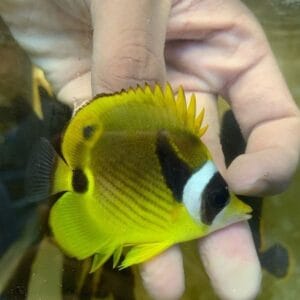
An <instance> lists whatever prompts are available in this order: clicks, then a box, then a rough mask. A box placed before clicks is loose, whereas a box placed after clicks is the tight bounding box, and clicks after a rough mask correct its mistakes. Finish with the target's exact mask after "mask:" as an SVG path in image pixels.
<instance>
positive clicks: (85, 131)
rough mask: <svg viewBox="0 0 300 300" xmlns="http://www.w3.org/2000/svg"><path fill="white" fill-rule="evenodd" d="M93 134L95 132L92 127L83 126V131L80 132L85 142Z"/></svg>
mask: <svg viewBox="0 0 300 300" xmlns="http://www.w3.org/2000/svg"><path fill="white" fill-rule="evenodd" d="M94 132H95V127H94V126H92V125H88V126H85V127H83V130H82V133H83V137H84V138H85V139H86V140H88V139H90V138H91V137H92V135H93V133H94Z"/></svg>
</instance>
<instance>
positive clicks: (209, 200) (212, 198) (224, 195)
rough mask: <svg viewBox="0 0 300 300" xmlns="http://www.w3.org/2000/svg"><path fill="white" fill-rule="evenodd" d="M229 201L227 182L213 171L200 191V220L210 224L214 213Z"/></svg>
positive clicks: (214, 215)
mask: <svg viewBox="0 0 300 300" xmlns="http://www.w3.org/2000/svg"><path fill="white" fill-rule="evenodd" d="M228 202H229V191H228V186H227V183H226V182H225V180H224V178H223V177H222V176H221V174H220V173H219V172H217V173H215V174H214V175H213V177H212V178H211V179H210V181H209V182H208V184H207V185H206V187H205V189H204V190H203V192H202V201H201V220H202V221H203V223H205V224H207V225H210V224H211V223H212V222H213V220H214V218H215V217H216V215H217V214H218V213H219V212H220V211H221V210H222V209H223V208H224V207H225V206H226V205H227V203H228Z"/></svg>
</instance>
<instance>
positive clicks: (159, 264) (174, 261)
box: [141, 245, 184, 300]
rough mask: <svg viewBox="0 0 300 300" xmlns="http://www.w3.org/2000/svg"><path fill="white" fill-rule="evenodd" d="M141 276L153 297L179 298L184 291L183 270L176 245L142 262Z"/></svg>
mask: <svg viewBox="0 0 300 300" xmlns="http://www.w3.org/2000/svg"><path fill="white" fill-rule="evenodd" d="M141 276H142V280H143V283H144V286H145V288H146V289H147V291H148V293H149V294H150V295H151V296H152V297H153V298H154V299H156V300H158V299H164V300H173V299H174V300H175V299H179V298H180V297H181V295H182V294H183V292H184V272H183V262H182V255H181V252H180V249H179V247H178V245H175V246H173V247H172V248H169V249H168V250H166V251H165V252H163V253H162V254H160V255H158V256H156V257H154V258H153V259H151V260H149V261H147V262H146V263H144V264H142V266H141Z"/></svg>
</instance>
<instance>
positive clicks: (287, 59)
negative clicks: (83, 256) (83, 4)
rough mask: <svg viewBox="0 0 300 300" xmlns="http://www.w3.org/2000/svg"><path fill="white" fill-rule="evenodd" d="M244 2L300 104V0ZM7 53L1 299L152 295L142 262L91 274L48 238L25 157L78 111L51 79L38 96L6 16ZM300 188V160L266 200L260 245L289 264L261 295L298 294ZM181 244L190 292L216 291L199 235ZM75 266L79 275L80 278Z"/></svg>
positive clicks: (1, 31) (2, 95) (2, 49)
mask: <svg viewBox="0 0 300 300" xmlns="http://www.w3.org/2000/svg"><path fill="white" fill-rule="evenodd" d="M244 2H245V3H246V5H247V6H248V7H249V8H250V9H251V10H252V11H253V12H254V14H255V15H256V16H257V18H258V19H259V21H260V23H261V24H262V26H263V28H264V29H265V32H266V34H267V37H268V39H269V42H270V44H271V47H272V49H273V51H274V54H275V56H276V58H277V61H278V64H279V66H280V68H281V70H282V72H283V74H284V77H285V79H286V81H287V83H288V86H289V88H290V90H291V92H292V94H293V96H294V98H295V100H296V102H297V103H298V105H299V106H300V17H299V16H300V0H290V1H289V0H265V1H258V0H245V1H244ZM0 61H1V63H0V295H2V296H0V299H1V300H4V299H25V298H26V297H28V299H39V297H40V296H41V293H43V295H42V296H43V297H42V298H40V299H62V298H64V299H78V298H80V297H81V298H82V299H86V298H88V297H90V296H91V293H94V294H93V295H94V296H96V298H98V299H125V300H126V299H149V298H148V296H147V295H146V294H145V292H144V290H143V288H142V285H141V284H140V278H139V275H138V273H137V271H136V269H130V270H127V271H126V272H123V273H121V274H120V273H117V272H115V271H112V270H111V269H110V268H109V267H107V266H106V267H104V268H103V270H101V271H100V272H99V274H98V275H97V274H96V275H95V276H94V277H91V276H90V275H87V273H85V271H82V270H84V268H86V267H87V265H88V263H87V265H84V264H78V262H75V261H72V260H68V259H67V258H65V257H63V255H62V254H61V253H60V252H59V250H58V249H56V248H55V247H54V246H53V245H52V244H51V243H49V241H48V240H47V238H44V233H45V227H44V226H43V221H44V220H45V218H46V217H45V216H46V215H47V207H46V208H45V207H44V208H43V207H39V208H37V207H36V205H34V204H31V203H30V200H28V199H27V198H26V193H25V191H24V180H25V177H26V164H27V162H28V159H29V157H30V153H31V151H32V145H33V144H34V143H35V142H36V141H37V140H38V139H39V137H46V138H48V139H51V140H52V141H55V140H59V135H60V132H61V131H62V129H63V128H64V125H65V123H66V122H67V121H68V120H69V118H70V114H71V111H70V109H69V108H67V107H65V106H64V105H62V104H61V103H59V102H58V101H57V100H56V99H55V98H54V97H53V96H51V95H50V94H49V93H48V92H47V88H46V87H40V88H39V89H38V91H39V93H40V95H41V96H40V99H39V103H37V102H36V100H33V98H34V97H33V95H34V94H35V92H36V90H35V89H36V88H37V86H36V85H35V84H34V82H36V80H34V78H35V76H39V78H41V77H42V74H41V73H38V75H36V74H37V73H35V71H34V68H33V66H32V65H31V63H30V60H29V59H28V57H27V56H26V54H25V53H24V52H23V51H22V49H21V48H20V47H19V46H18V45H17V44H16V43H15V41H14V39H13V38H12V37H11V35H10V33H9V30H8V28H7V27H6V26H5V24H4V22H3V21H2V20H1V19H0ZM38 81H39V82H42V81H41V79H38ZM299 134H300V133H299ZM278 138H279V139H280V137H278ZM299 194H300V168H298V172H297V173H296V176H295V178H294V180H293V182H292V183H291V185H290V187H289V188H288V190H287V191H286V192H285V193H283V194H281V195H277V196H274V197H269V198H266V199H264V201H263V207H262V211H261V219H260V220H261V222H260V224H259V225H260V227H259V228H258V230H257V232H256V234H257V235H258V236H259V239H260V248H261V249H260V250H261V251H262V252H263V251H265V250H267V249H269V248H270V247H272V245H277V244H280V245H281V247H282V248H283V249H284V252H282V251H279V252H276V253H275V254H276V255H277V259H279V260H280V259H282V256H284V255H288V260H289V266H288V269H287V270H285V271H287V272H285V271H283V272H281V274H279V275H280V276H278V274H277V276H274V274H270V273H269V272H267V271H263V283H262V290H261V293H260V296H259V297H258V299H261V300H262V299H274V300H277V299H278V300H279V299H285V300H289V299H291V300H293V299H298V295H300V218H299V212H300V196H299ZM37 228H38V230H36V229H37ZM41 240H42V242H41ZM30 245H33V246H30ZM182 249H183V252H184V263H185V270H186V286H187V288H186V292H185V295H184V297H183V299H189V300H194V299H195V300H196V299H208V300H209V299H217V298H216V296H215V295H214V293H213V291H212V289H211V288H210V285H209V282H208V279H207V276H206V274H205V272H204V270H203V268H202V265H201V262H200V260H199V258H198V255H197V251H196V245H195V243H194V242H190V243H187V244H184V245H182ZM273 254H274V253H273ZM283 254H284V255H283ZM23 255H24V256H23ZM276 255H275V256H276ZM273 256H274V255H273ZM278 257H279V258H278ZM271 264H272V262H271ZM20 266H21V267H20ZM277 271H278V270H277ZM63 272H64V274H63ZM279 273H280V270H279ZM50 274H51V275H50ZM70 274H71V275H70ZM72 274H73V275H74V274H75V275H76V276H75V275H74V276H73V277H74V278H75V279H74V278H72ZM78 274H79V275H78ZM82 276H83V277H84V278H85V277H86V278H89V279H91V280H92V281H93V282H94V284H96V283H97V285H98V287H97V288H96V290H95V288H91V287H90V288H88V287H85V286H86V284H87V283H86V282H85V281H87V280H85V279H82V278H83V277H82ZM97 276H98V277H97ZM96 277H97V278H96ZM80 278H81V279H80ZM79 284H80V285H81V287H80V288H78V285H79ZM29 285H30V287H28V286H29ZM83 287H85V294H84V293H81V296H79V294H78V293H79V292H78V291H79V290H81V291H82V290H84V288H83ZM62 291H63V292H62ZM118 291H119V292H118ZM62 295H63V296H62ZM75 295H76V296H75ZM84 295H85V296H84Z"/></svg>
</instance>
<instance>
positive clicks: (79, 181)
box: [72, 169, 88, 193]
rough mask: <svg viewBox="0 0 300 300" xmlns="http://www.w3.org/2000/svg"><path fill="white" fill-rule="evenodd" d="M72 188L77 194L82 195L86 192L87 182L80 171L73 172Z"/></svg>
mask: <svg viewBox="0 0 300 300" xmlns="http://www.w3.org/2000/svg"><path fill="white" fill-rule="evenodd" d="M72 186H73V189H74V191H75V192H77V193H84V192H85V191H86V190H87V188H88V180H87V177H86V175H85V174H84V172H83V171H82V170H80V169H76V170H74V171H73V178H72Z"/></svg>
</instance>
